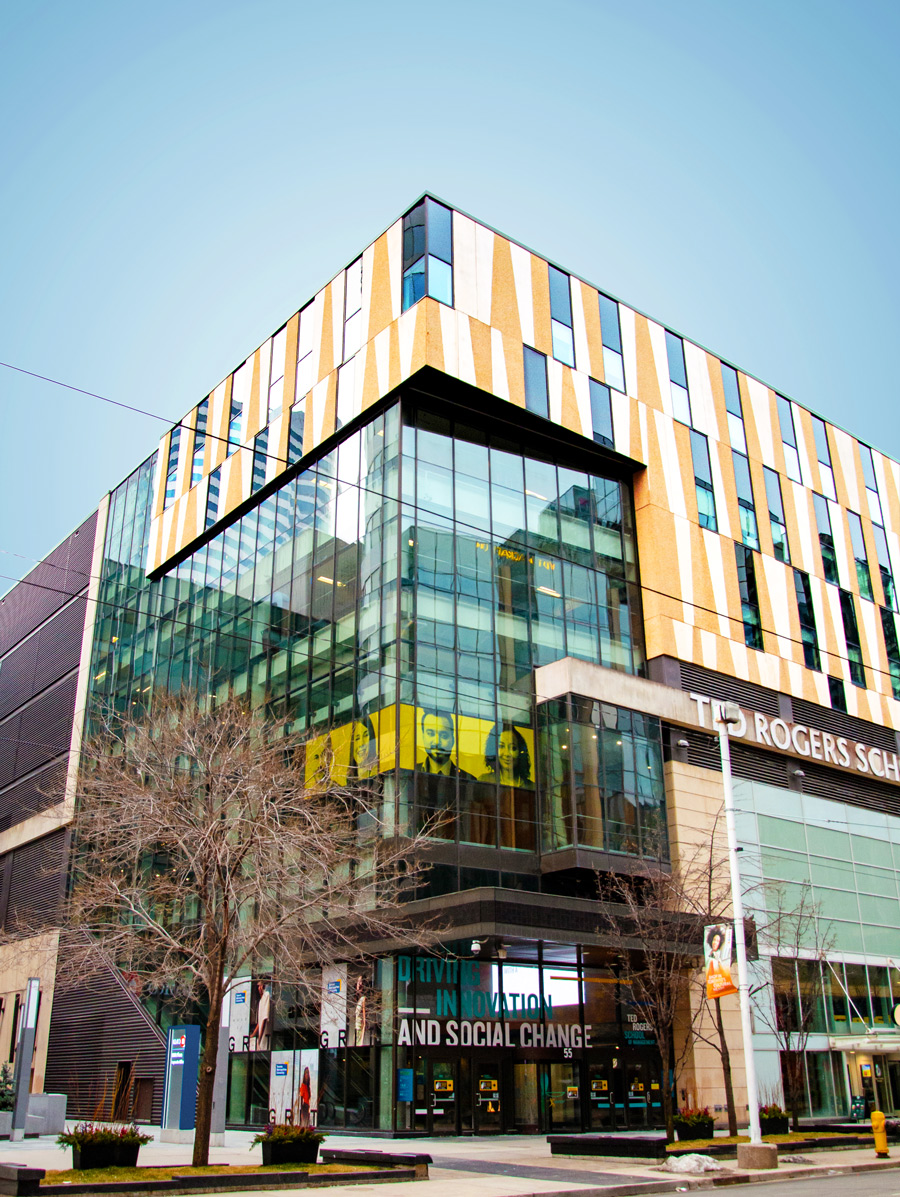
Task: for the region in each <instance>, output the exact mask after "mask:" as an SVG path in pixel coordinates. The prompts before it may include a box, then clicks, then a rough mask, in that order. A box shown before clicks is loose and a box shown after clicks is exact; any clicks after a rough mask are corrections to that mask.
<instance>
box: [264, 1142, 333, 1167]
mask: <svg viewBox="0 0 900 1197" xmlns="http://www.w3.org/2000/svg"><path fill="white" fill-rule="evenodd" d="M260 1146H261V1147H262V1157H263V1164H264V1165H265V1164H314V1163H315V1162H316V1160H317V1159H318V1158H319V1144H318V1143H291V1142H290V1141H288V1142H281V1143H279V1142H278V1141H277V1140H272V1141H270V1142H268V1143H267V1142H266V1141H265V1140H263V1142H262V1143H261V1145H260Z"/></svg>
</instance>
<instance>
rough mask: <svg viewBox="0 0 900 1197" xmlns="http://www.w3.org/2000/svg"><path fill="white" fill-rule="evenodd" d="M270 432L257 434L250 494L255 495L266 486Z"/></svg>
mask: <svg viewBox="0 0 900 1197" xmlns="http://www.w3.org/2000/svg"><path fill="white" fill-rule="evenodd" d="M268 449H269V430H268V428H264V429H263V430H262V432H258V433H257V434H256V439H255V440H254V442H253V470H252V474H251V478H250V493H251V494H254V493H255V492H256V491H258V490H259V489H260V487H262V486H264V485H265V482H266V462H267V461H268Z"/></svg>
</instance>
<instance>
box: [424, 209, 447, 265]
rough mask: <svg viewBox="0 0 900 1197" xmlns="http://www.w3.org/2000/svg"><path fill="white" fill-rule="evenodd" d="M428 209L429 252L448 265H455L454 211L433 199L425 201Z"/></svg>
mask: <svg viewBox="0 0 900 1197" xmlns="http://www.w3.org/2000/svg"><path fill="white" fill-rule="evenodd" d="M425 204H426V206H427V209H428V252H429V254H431V255H432V257H435V258H440V259H441V261H442V262H446V263H447V265H448V266H452V265H453V213H452V212H451V211H450V209H449V208H445V207H444V205H443V204H438V203H436V202H435V201H434V200H433V199H428V200H426V201H425Z"/></svg>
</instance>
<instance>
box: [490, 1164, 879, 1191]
mask: <svg viewBox="0 0 900 1197" xmlns="http://www.w3.org/2000/svg"><path fill="white" fill-rule="evenodd" d="M892 1168H893V1169H897V1168H900V1159H897V1160H889V1161H885V1162H883V1163H876V1162H874V1161H873V1162H872V1163H870V1164H843V1165H838V1166H836V1167H828V1166H825V1165H820V1166H818V1167H816V1168H790V1167H788V1168H773V1169H772V1170H771V1171H766V1172H755V1173H754V1172H731V1173H729V1174H728V1175H727V1176H719V1175H710V1176H704V1177H697V1176H688V1175H685V1176H675V1177H672V1178H671V1179H668V1178H666V1179H663V1178H662V1177H660V1178H659V1180H657V1179H655V1178H654V1179H653V1180H636V1181H633V1182H629V1183H625V1184H620V1185H601V1186H597V1187H594V1188H585V1187H581V1188H577V1189H563V1188H560V1189H551V1190H546V1189H545V1190H544V1191H542V1192H540V1193H529V1194H519V1197H638V1194H641V1193H646V1194H648V1197H649V1195H650V1194H652V1193H677V1192H679V1191H680V1192H684V1191H685V1190H688V1191H692V1190H698V1189H718V1188H727V1187H728V1186H729V1185H757V1184H772V1183H777V1182H778V1181H782V1180H815V1179H816V1178H817V1177H821V1178H823V1179H824V1178H826V1177H830V1176H849V1175H850V1174H851V1173H854V1172H881V1171H884V1170H886V1169H892ZM510 1179H511V1178H510ZM573 1179H574V1177H573Z"/></svg>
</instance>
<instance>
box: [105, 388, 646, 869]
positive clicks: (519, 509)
mask: <svg viewBox="0 0 900 1197" xmlns="http://www.w3.org/2000/svg"><path fill="white" fill-rule="evenodd" d="M154 469H155V461H154V459H150V460H149V461H148V462H146V463H145V464H144V465H143V466H142V467H141V468H140V469H139V470H138V471H136V472H135V474H134V475H132V477H131V478H129V479H128V480H127V481H126V482H125V483H123V484H122V486H120V487H119V488H118V489H117V490H116V491H115V492H114V493H113V496H112V506H111V512H110V522H109V533H108V536H107V543H106V549H105V559H104V567H103V579H102V584H101V593H100V611H99V622H98V631H97V637H96V642H95V650H94V666H93V669H92V676H93V679H94V681H93V692H94V697H95V699H97V700H100V701H104V702H108V703H111V704H113V705H114V706H115V707H116V708H118V709H119V710H121V711H126V710H129V711H136V710H139V709H140V708H141V707H143V706H145V705H146V704H147V703H148V702H149V701H150V698H151V696H152V693H153V690H154V689H155V688H157V687H165V688H168V689H170V690H177V689H179V688H181V687H189V688H192V689H196V690H197V691H198V692H199V693H200V694H201V695H209V696H211V697H212V698H215V699H221V698H224V697H225V696H226V695H228V694H229V693H233V694H243V695H247V696H249V699H250V701H251V702H252V704H253V705H254V706H256V707H263V708H267V709H270V710H271V711H272V712H273V714H281V713H287V714H288V715H289V716H291V717H293V719H294V721H295V726H296V727H298V728H303V729H306V728H308V729H310V730H311V733H312V736H313V739H312V741H311V747H310V750H309V760H310V768H312V767H314V765H315V762H316V761H317V759H318V757H319V756H320V755H321V752H322V751H324V750H325V747H326V745H327V744H328V741H329V740H330V754H331V759H332V761H333V765H332V769H333V772H334V779H335V781H336V782H338V783H343V782H344V781H345V780H346V778H347V775H348V770H350V769H351V768H352V769H353V770H354V771H356V772H357V773H358V774H361V775H362V776H374V775H375V774H380V775H382V776H383V786H382V793H383V796H384V802H385V817H386V820H387V822H389V823H390V825H391V829H393V826H394V824H395V822H396V824H397V825H398V826H399V828H400V830H403V829H404V828H405V827H409V826H411V825H413V824H417V825H418V826H426V825H427V826H428V827H429V828H430V829H431V831H432V834H433V836H434V837H435V839H436V840H438V841H440V840H455V841H458V842H460V843H462V844H477V845H481V846H490V847H493V848H495V849H507V850H509V851H510V852H511V853H512V852H527V853H535V852H537V851H538V849H539V845H540V841H541V830H540V829H541V828H543V839H544V845H545V846H552V847H556V846H558V843H559V841H560V834H561V833H560V832H559V831H558V830H551V829H554V828H558V827H559V826H561V825H562V824H563V823H564V822H565V816H562V815H560V814H559V813H554V812H555V810H556V808H555V807H554V808H553V811H552V812H551V811H548V812H547V813H545V815H544V817H543V819H542V818H541V814H540V803H539V797H540V794H539V789H540V777H541V773H540V770H539V767H538V760H537V755H536V754H537V748H538V746H537V745H536V743H535V729H534V714H533V682H532V674H533V670H534V668H535V667H536V666H539V665H543V664H545V663H547V662H550V661H554V660H557V659H558V658H560V657H564V656H566V655H568V656H573V657H578V658H581V659H583V660H587V661H593V662H596V663H599V664H602V665H606V666H609V667H611V668H613V669H617V670H623V671H626V672H631V673H633V672H638V671H639V670H640V669H641V668H642V666H643V653H642V639H641V624H640V613H639V599H638V592H637V570H636V561H635V549H634V535H633V526H632V509H631V497H630V492H629V489H628V486H627V484H625V483H622V482H620V481H617V480H615V479H610V478H607V477H603V476H602V475H600V474H598V473H595V472H588V471H587V470H582V469H576V468H573V467H572V466H570V465H568V464H563V463H562V462H554V461H552V460H547V459H540V458H538V457H536V456H534V455H533V454H531V453H529V452H528V451H527V448H526V446H525V445H524V444H522V443H519V442H517V441H513V440H510V439H507V438H505V437H501V436H495V435H493V434H491V433H489V432H485V431H484V430H483V429H481V428H475V427H473V426H470V425H468V424H466V423H463V422H459V421H455V422H451V421H450V420H449V419H446V418H442V417H438V416H436V415H434V414H432V413H431V412H429V411H426V410H418V409H416V408H414V407H412V406H408V407H404V413H403V418H402V420H401V409H400V406H399V405H396V406H394V407H392V408H389V409H387V410H386V411H384V412H382V413H381V414H379V415H377V416H376V417H375V418H374V419H372V420H371V421H370V422H369V423H368V424H367V425H365V426H364V427H362V428H360V429H358V430H357V431H355V432H353V433H352V434H350V435H349V436H347V437H346V438H345V439H344V440H343V441H342V442H341V443H340V444H338V445H337V446H336V447H335V448H333V449H332V450H331V451H330V452H329V453H327V454H326V455H324V456H323V457H321V458H320V459H319V460H318V461H317V462H315V463H313V464H311V465H310V466H309V467H308V468H307V469H306V470H304V471H303V472H302V473H299V474H297V475H296V476H295V477H294V478H292V479H290V480H289V481H287V482H285V483H284V484H283V485H282V486H281V487H280V489H278V490H277V491H275V492H274V493H271V494H269V495H267V496H266V497H265V498H263V499H262V500H261V501H260V502H259V503H257V505H256V506H255V507H253V508H252V509H251V510H249V511H247V512H246V513H245V514H244V515H243V516H241V517H240V518H239V519H236V520H235V521H234V522H233V523H231V524H230V525H229V526H227V527H225V528H223V529H222V530H221V531H219V532H218V534H217V535H215V536H214V537H213V538H212V539H210V540H209V541H208V542H207V543H206V544H204V545H202V546H201V547H199V548H197V549H196V550H195V551H194V552H193V553H192V554H191V555H190V556H189V557H187V558H185V560H183V561H182V562H181V563H180V564H179V565H177V566H175V567H173V568H172V569H170V570H169V572H168V573H166V574H165V575H164V576H162V577H161V578H159V579H157V580H154V581H149V580H148V579H147V578H146V575H145V573H144V568H145V565H146V543H147V534H148V528H149V516H150V503H151V498H152V490H153V472H154ZM637 718H638V717H637V716H631V715H628V714H627V713H620V714H618V715H616V716H615V717H614V722H615V721H618V722H616V729H617V730H616V731H615V732H614V733H613V736H614V738H615V737H616V736H618V735H619V724H620V723H622V721H623V720H624V721H626V722H627V724H628V726H627V727H626V726H625V725H624V723H622V734H623V735H624V736H625V738H626V740H627V742H628V743H629V745H631V744H632V743H634V745H636V746H637V745H640V746H639V747H635V748H634V749H629V751H630V752H631V753H632V755H631V756H630V757H629V758H628V760H627V761H625V760H624V759H623V761H622V762H621V764H620V765H618V766H615V767H614V766H613V764H612V763H611V762H612V759H613V758H612V756H611V755H609V753H607V755H606V756H605V757H604V760H605V762H606V764H605V765H604V768H605V769H606V770H607V780H606V781H605V782H604V787H605V788H604V789H603V796H602V797H601V798H595V797H594V796H593V795H594V791H595V790H597V787H596V786H594V783H593V782H592V781H590V780H586V781H584V782H578V783H576V788H578V792H579V793H582V794H583V795H584V797H583V799H582V798H580V799H578V801H577V802H576V806H577V807H578V816H577V817H578V819H579V820H580V822H579V833H578V834H579V836H580V837H581V839H582V841H583V842H584V843H589V844H593V845H595V846H597V847H600V846H607V847H613V848H615V849H616V850H619V851H625V852H637V851H641V850H642V848H641V845H642V843H643V844H646V842H647V835H648V834H649V830H648V829H649V828H650V827H651V824H652V825H653V826H654V827H655V826H656V823H655V822H654V820H656V821H658V816H657V814H656V813H651V811H658V809H659V807H658V805H655V803H656V802H657V799H656V797H654V799H653V801H651V802H649V803H648V802H647V801H646V796H645V794H644V791H645V790H646V788H647V785H648V784H649V785H650V787H651V789H654V791H656V790H658V791H659V793H660V794H661V792H662V783H661V776H660V774H659V766H658V728H656V729H655V731H654V732H653V735H651V736H650V737H649V739H648V734H647V733H646V729H645V728H644V726H643V723H641V726H640V727H637V725H635V724H634V722H633V721H634V720H635V719H637ZM639 722H640V720H639ZM644 722H646V721H644ZM604 734H605V733H604ZM654 736H655V737H656V738H655V740H654V739H653V737H654ZM651 741H652V742H653V746H652V747H648V746H647V745H649V744H650V743H651ZM610 751H611V750H610ZM614 769H615V770H617V776H618V774H621V778H620V779H619V780H616V781H613V780H611V778H612V773H613V771H614ZM587 772H588V773H590V767H588V768H587ZM556 784H557V783H556V782H555V781H554V782H553V785H554V786H556ZM592 787H593V788H592ZM597 792H598V793H599V791H597ZM555 801H556V800H555V798H554V802H555ZM603 804H605V807H604V805H603ZM645 806H646V808H647V809H646V811H645V812H644V813H643V814H641V813H640V811H641V810H642V809H643V807H645ZM601 807H602V808H603V810H602V813H601ZM635 829H638V830H637V831H635ZM567 834H569V842H571V832H569V833H567ZM653 835H654V836H655V835H656V832H655V831H654V832H653ZM641 837H643V839H642V838H641ZM511 859H512V858H511ZM451 884H452V882H451Z"/></svg>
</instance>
